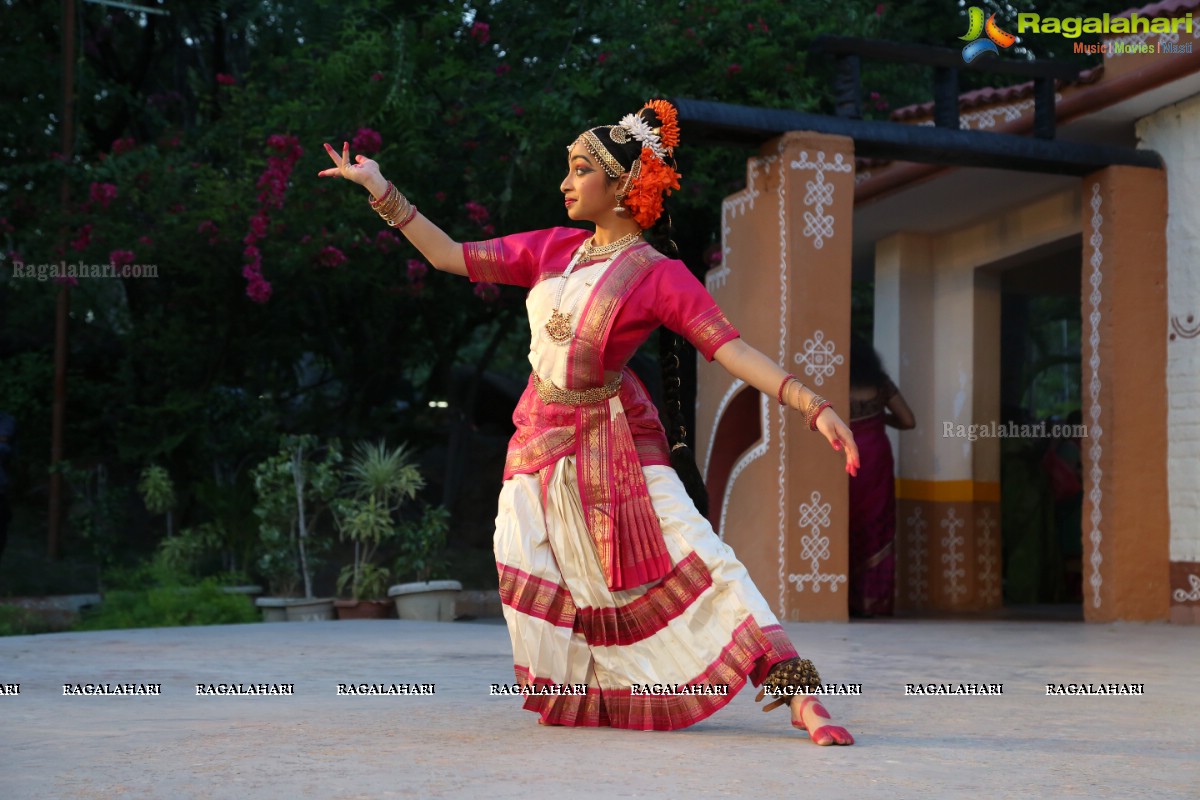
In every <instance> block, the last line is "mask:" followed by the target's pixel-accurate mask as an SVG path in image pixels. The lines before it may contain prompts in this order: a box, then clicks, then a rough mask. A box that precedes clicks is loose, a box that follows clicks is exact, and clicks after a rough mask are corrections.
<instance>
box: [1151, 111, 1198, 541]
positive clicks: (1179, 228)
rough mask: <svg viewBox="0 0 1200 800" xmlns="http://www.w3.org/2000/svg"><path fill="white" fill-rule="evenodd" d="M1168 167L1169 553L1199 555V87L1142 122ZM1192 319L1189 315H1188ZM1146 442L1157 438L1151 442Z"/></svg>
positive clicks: (1166, 333) (1166, 331)
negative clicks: (1192, 332) (1197, 333)
mask: <svg viewBox="0 0 1200 800" xmlns="http://www.w3.org/2000/svg"><path fill="white" fill-rule="evenodd" d="M1136 129H1137V135H1138V139H1139V142H1140V146H1141V147H1144V148H1148V149H1151V150H1155V151H1157V152H1158V153H1159V155H1161V156H1162V157H1163V160H1164V162H1166V167H1167V202H1168V208H1169V209H1170V211H1169V213H1168V216H1167V315H1168V317H1170V318H1171V320H1173V321H1174V322H1175V323H1176V325H1177V326H1179V327H1178V328H1173V327H1172V326H1171V324H1170V322H1168V326H1167V330H1164V331H1163V336H1168V337H1169V336H1170V335H1171V334H1172V332H1174V333H1175V338H1174V340H1169V341H1168V342H1167V431H1168V433H1167V435H1168V438H1169V440H1168V443H1167V482H1168V490H1169V492H1170V494H1169V502H1170V510H1171V560H1172V561H1200V335H1196V336H1193V337H1192V338H1188V336H1187V334H1188V333H1190V332H1191V331H1193V330H1196V329H1197V328H1200V95H1196V96H1193V97H1190V98H1188V99H1187V100H1184V101H1182V102H1180V103H1177V104H1175V105H1172V106H1167V107H1166V108H1163V109H1160V110H1158V111H1156V112H1155V113H1153V114H1151V115H1149V116H1147V117H1144V118H1142V119H1141V120H1139V121H1138V123H1137V128H1136ZM1189 316H1191V318H1192V321H1191V322H1190V323H1189V322H1188V321H1187V320H1188V317H1189ZM1147 446H1153V444H1152V443H1147Z"/></svg>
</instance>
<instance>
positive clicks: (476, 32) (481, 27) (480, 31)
mask: <svg viewBox="0 0 1200 800" xmlns="http://www.w3.org/2000/svg"><path fill="white" fill-rule="evenodd" d="M491 31H492V26H490V25H488V24H487V23H486V22H476V23H475V24H474V25H472V26H471V38H472V39H474V40H475V41H477V42H479V43H480V44H487V43H488V40H489V39H491V38H492V33H491Z"/></svg>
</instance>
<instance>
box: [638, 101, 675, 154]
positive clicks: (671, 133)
mask: <svg viewBox="0 0 1200 800" xmlns="http://www.w3.org/2000/svg"><path fill="white" fill-rule="evenodd" d="M643 107H644V108H648V109H650V110H652V111H653V112H654V113H655V114H656V115H657V116H658V122H659V125H661V126H662V128H661V129H660V130H659V133H658V137H659V139H661V140H662V143H663V144H664V145H666V146H667V147H668V148H671V149H674V148H675V147H676V145H678V144H679V112H677V111H676V110H675V106H673V105H671V104H670V103H668V102H667V101H666V100H651V101H650V102H649V103H646V105H645V106H643Z"/></svg>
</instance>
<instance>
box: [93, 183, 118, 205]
mask: <svg viewBox="0 0 1200 800" xmlns="http://www.w3.org/2000/svg"><path fill="white" fill-rule="evenodd" d="M88 199H89V200H90V201H91V202H93V203H97V204H99V206H100V207H101V208H108V206H109V204H110V203H111V202H112V201H113V200H116V199H117V187H116V185H115V184H112V183H95V182H93V183H92V185H91V187H90V191H89V192H88Z"/></svg>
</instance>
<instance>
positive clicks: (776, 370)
mask: <svg viewBox="0 0 1200 800" xmlns="http://www.w3.org/2000/svg"><path fill="white" fill-rule="evenodd" d="M713 360H714V361H716V362H717V363H718V364H720V365H721V366H722V367H724V368H725V369H726V371H728V372H729V374H730V375H732V376H733V377H735V378H740V379H741V380H743V381H745V382H746V383H748V384H749V385H751V386H753V387H754V388H755V389H758V390H759V391H760V392H762V393H763V394H765V395H767V396H768V397H774V398H776V399H778V398H779V396H780V393H781V392H782V396H783V401H784V402H785V403H786V404H787V405H788V406H790V407H791V408H794V409H796V410H797V411H803V412H805V418H807V417H808V416H809V413H811V412H809V411H808V409H809V408H810V406H813V403H814V398H816V397H817V394H816V393H815V392H814V391H813V390H812V389H809V388H808V387H807V386H805V385H804V384H802V383H801V382H800V381H799V380H796V379H790V380H789V379H788V373H786V372H784V371H783V369H781V368H780V366H779V365H778V364H776V363H775V362H774V361H772V360H771V359H770V358H768V357H767V356H766V355H764V354H763V353H762V352H760V351H759V350H756V349H755V348H753V347H751V346H750V345H749V344H747V343H746V342H745V340H743V339H741V338H738V339H731V340H730V341H728V342H726V343H725V344H723V345H721V346H720V348H718V349H717V351H716V352H715V353H714V354H713ZM785 382H786V383H785ZM819 406H820V403H819V400H818V402H817V404H816V406H813V408H812V411H815V412H816V414H817V418H816V429H817V430H818V431H820V432H821V435H822V436H824V437H825V438H826V439H828V440H829V444H830V445H832V447H833V449H834V450H840V451H843V452H845V454H846V472H848V473H850V474H851V475H855V474H857V473H858V466H859V460H858V446H857V445H855V443H854V434H852V433H851V432H850V428H849V427H848V426H847V425H846V423H844V422H842V418H841V417H839V416H838V415H837V412H835V411H834V410H833V409H832V408H830V407H828V406H826V407H825V408H823V409H820V410H818V408H819Z"/></svg>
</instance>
